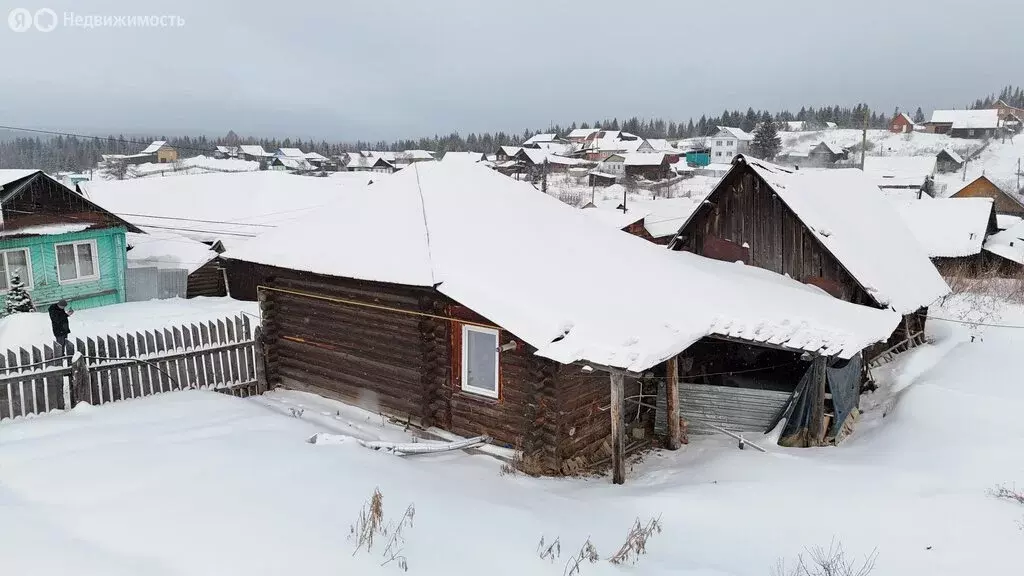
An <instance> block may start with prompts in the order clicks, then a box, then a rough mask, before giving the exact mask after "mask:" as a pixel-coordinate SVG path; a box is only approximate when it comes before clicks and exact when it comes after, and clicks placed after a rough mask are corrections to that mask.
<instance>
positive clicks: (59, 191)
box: [0, 172, 142, 232]
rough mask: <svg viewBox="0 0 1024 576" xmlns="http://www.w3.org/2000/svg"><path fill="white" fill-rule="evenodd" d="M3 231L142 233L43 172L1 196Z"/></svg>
mask: <svg viewBox="0 0 1024 576" xmlns="http://www.w3.org/2000/svg"><path fill="white" fill-rule="evenodd" d="M0 204H2V208H0V210H2V214H3V228H4V229H18V228H25V227H29V226H43V225H47V224H61V223H82V224H88V225H89V228H109V227H113V226H124V227H125V228H126V229H127V230H128V231H129V232H142V230H139V229H138V228H137V227H135V226H134V225H132V224H130V223H128V222H126V221H125V220H123V219H122V218H120V217H118V216H117V215H115V214H113V213H111V212H108V211H107V210H104V209H103V208H101V207H100V206H98V205H96V204H94V203H93V202H90V201H89V200H87V199H86V198H85V197H83V196H81V195H80V194H78V193H76V192H74V191H73V190H71V189H70V188H68V187H67V186H64V185H63V184H61V183H60V182H58V181H56V180H54V179H53V178H50V177H49V176H47V175H46V174H44V173H42V172H35V173H33V174H31V175H29V176H28V177H26V178H22V179H21V180H19V181H16V182H12V183H10V184H8V185H7V186H5V187H4V189H3V191H2V192H0Z"/></svg>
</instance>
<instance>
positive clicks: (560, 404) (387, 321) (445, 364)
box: [230, 262, 639, 473]
mask: <svg viewBox="0 0 1024 576" xmlns="http://www.w3.org/2000/svg"><path fill="white" fill-rule="evenodd" d="M239 264H240V263H237V262H236V263H234V268H233V269H232V270H233V271H234V272H236V273H239V272H240V273H241V275H240V276H239V277H240V278H243V279H245V280H246V281H247V282H250V283H251V285H252V286H253V288H255V286H256V285H258V284H262V285H267V286H271V287H273V288H280V289H284V290H293V291H296V292H302V293H306V294H315V295H319V296H324V297H328V298H336V299H343V300H352V301H358V302H363V303H369V304H374V305H380V306H387V307H391V308H399V309H402V310H409V311H415V312H420V313H422V314H429V315H431V316H440V317H441V318H436V317H430V316H424V315H415V314H404V313H401V312H395V311H390V310H380V309H374V308H368V307H363V306H355V305H352V304H345V303H338V302H331V301H327V300H322V299H316V298H310V297H308V296H302V295H293V294H287V293H282V292H276V291H270V290H264V291H262V292H261V294H260V302H261V310H262V313H263V329H264V342H265V346H266V359H267V360H266V363H267V377H268V380H269V381H270V383H271V384H272V385H282V386H285V387H289V388H295V389H299V390H307V391H310V392H314V393H317V394H321V395H324V396H327V397H331V398H335V399H338V400H341V401H344V402H346V403H350V404H353V405H356V406H361V407H363V408H365V409H367V410H371V411H375V412H381V413H384V414H388V415H390V416H393V417H396V418H400V419H402V420H407V421H410V422H413V423H415V424H418V425H422V426H426V427H429V426H437V427H439V428H442V429H445V430H449V431H451V432H454V433H456V434H459V435H463V436H476V435H479V434H487V435H489V436H491V437H492V438H493V439H494V441H495V443H496V444H498V445H503V446H507V447H510V448H515V449H517V450H520V451H522V454H523V464H524V469H527V471H529V472H537V473H558V472H560V471H562V465H563V463H564V462H565V461H566V460H568V459H572V458H577V457H583V459H584V461H585V462H588V463H589V462H594V461H596V460H600V459H602V458H604V457H606V455H605V454H604V452H603V449H604V448H603V445H604V444H606V443H607V442H608V435H609V433H610V424H611V421H610V419H609V416H608V412H607V411H606V410H605V411H602V410H600V408H601V407H607V406H608V403H609V401H610V393H609V386H608V376H607V374H604V373H598V372H590V373H585V372H583V371H582V370H581V367H580V366H579V365H572V366H562V365H560V364H558V363H556V362H553V361H551V360H548V359H545V358H542V357H539V356H537V355H536V350H535V349H534V348H533V347H531V346H529V345H527V344H525V343H524V342H522V341H521V340H519V339H517V338H516V337H515V336H514V335H513V334H511V333H509V332H508V331H505V330H501V331H500V335H499V345H504V344H507V343H509V342H513V341H514V342H516V349H515V350H507V351H503V352H501V353H500V356H499V378H500V381H501V385H500V392H499V397H498V398H497V399H495V398H488V397H484V396H480V395H477V394H472V393H468V392H464V391H462V388H461V382H460V378H461V364H460V363H461V350H460V345H461V343H460V339H461V331H462V325H463V323H467V322H468V323H480V324H485V325H491V323H490V322H489V321H488V320H487V319H486V318H483V317H481V316H479V315H478V314H476V313H474V312H472V311H470V310H469V309H467V308H465V307H462V306H460V305H458V304H457V303H455V302H453V301H451V300H450V299H448V298H447V297H445V296H444V295H442V294H440V293H438V292H436V291H434V290H432V289H427V288H415V287H408V286H398V285H392V284H381V283H373V282H363V281H358V280H351V279H342V278H333V277H325V276H318V275H314V274H309V273H305V272H298V271H292V270H281V269H276V268H271V267H265V266H256V265H249V266H248V267H247V269H244V270H240V269H239ZM230 282H231V285H232V290H234V287H235V286H237V285H242V283H238V284H236V281H235V278H231V279H230ZM232 295H234V292H232ZM638 393H639V383H637V382H636V381H633V380H630V379H627V381H626V395H627V396H635V395H636V394H638ZM627 408H628V409H629V410H630V411H631V412H632V411H634V410H635V409H636V405H635V404H634V403H632V402H628V403H627ZM632 413H634V414H635V412H632Z"/></svg>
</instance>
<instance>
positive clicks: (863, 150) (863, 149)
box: [860, 106, 870, 171]
mask: <svg viewBox="0 0 1024 576" xmlns="http://www.w3.org/2000/svg"><path fill="white" fill-rule="evenodd" d="M869 114H870V112H869V109H868V107H867V106H864V130H863V132H861V137H860V169H861V170H862V171H863V170H864V156H865V155H866V154H867V153H868V115H869Z"/></svg>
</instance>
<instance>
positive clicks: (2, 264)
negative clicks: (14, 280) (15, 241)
mask: <svg viewBox="0 0 1024 576" xmlns="http://www.w3.org/2000/svg"><path fill="white" fill-rule="evenodd" d="M8 252H24V253H25V264H26V266H27V267H28V278H22V279H21V281H22V282H23V283H24V285H25V290H26V291H27V292H31V291H32V290H33V289H34V288H35V282H34V278H33V276H34V274H33V272H32V251H31V250H29V249H28V248H4V249H2V250H0V274H3V275H4V280H5V281H6V284H7V287H6V288H0V294H7V292H8V291H9V290H10V289H11V277H10V274H9V271H8V266H7V253H8Z"/></svg>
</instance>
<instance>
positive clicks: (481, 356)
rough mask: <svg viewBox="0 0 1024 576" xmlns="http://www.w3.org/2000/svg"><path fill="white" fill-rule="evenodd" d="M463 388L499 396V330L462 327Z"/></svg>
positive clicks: (492, 396) (481, 393)
mask: <svg viewBox="0 0 1024 576" xmlns="http://www.w3.org/2000/svg"><path fill="white" fill-rule="evenodd" d="M462 389H463V390H464V391H466V392H471V393H473V394H480V395H481V396H489V397H491V398H497V397H498V331H497V330H491V329H490V328H479V327H477V326H463V327H462Z"/></svg>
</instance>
